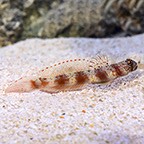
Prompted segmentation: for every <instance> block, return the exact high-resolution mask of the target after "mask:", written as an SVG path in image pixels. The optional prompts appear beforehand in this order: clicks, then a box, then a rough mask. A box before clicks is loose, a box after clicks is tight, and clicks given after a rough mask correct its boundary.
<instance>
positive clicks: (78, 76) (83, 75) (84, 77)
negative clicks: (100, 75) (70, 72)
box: [75, 71, 88, 84]
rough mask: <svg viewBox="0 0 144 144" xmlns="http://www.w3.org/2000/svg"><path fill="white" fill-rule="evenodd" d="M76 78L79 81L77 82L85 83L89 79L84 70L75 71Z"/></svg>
mask: <svg viewBox="0 0 144 144" xmlns="http://www.w3.org/2000/svg"><path fill="white" fill-rule="evenodd" d="M75 79H76V81H77V84H83V83H85V82H87V81H88V76H87V74H86V73H84V72H83V71H80V72H75Z"/></svg>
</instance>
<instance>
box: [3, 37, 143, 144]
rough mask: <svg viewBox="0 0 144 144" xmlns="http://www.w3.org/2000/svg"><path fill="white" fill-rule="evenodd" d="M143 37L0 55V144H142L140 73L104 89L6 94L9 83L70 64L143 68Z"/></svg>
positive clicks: (21, 48)
mask: <svg viewBox="0 0 144 144" xmlns="http://www.w3.org/2000/svg"><path fill="white" fill-rule="evenodd" d="M143 46H144V35H139V36H135V37H132V38H119V39H97V40H95V39H73V38H71V39H52V40H40V39H31V40H26V41H23V42H19V43H17V44H14V45H12V46H9V47H6V48H4V49H0V61H1V65H0V82H1V85H0V107H1V110H0V143H3V144H4V143H7V144H8V143H29V144H31V143H32V144H33V143H35V144H37V143H42V144H43V143H47V144H73V143H76V144H79V143H82V144H105V143H106V144H107V143H111V144H120V143H123V144H143V143H144V71H143V70H140V69H138V70H137V71H135V72H133V73H131V74H129V75H128V76H126V77H122V78H119V79H116V80H115V81H113V82H112V83H108V84H107V85H89V86H87V87H86V88H84V89H83V90H80V91H73V92H64V93H63V92H60V93H57V94H49V93H44V92H40V91H33V92H30V93H21V94H19V93H9V94H5V93H4V89H5V88H6V87H7V86H8V85H9V84H10V83H11V82H13V81H14V80H16V79H19V78H20V77H22V76H25V75H31V74H33V73H35V71H37V70H38V69H41V68H44V67H45V66H49V65H51V64H53V63H54V62H58V61H61V60H63V59H64V60H65V59H70V58H78V57H80V58H81V57H83V58H85V57H89V56H95V55H96V54H99V53H100V54H101V53H102V54H103V53H104V54H106V55H109V56H110V57H111V58H112V59H113V61H115V62H117V61H120V60H124V59H125V58H133V59H134V60H137V61H139V60H140V61H141V62H144V48H143Z"/></svg>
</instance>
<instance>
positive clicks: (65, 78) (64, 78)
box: [54, 74, 69, 85]
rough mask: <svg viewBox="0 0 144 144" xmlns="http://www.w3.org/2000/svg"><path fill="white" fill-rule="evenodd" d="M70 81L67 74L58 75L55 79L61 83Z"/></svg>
mask: <svg viewBox="0 0 144 144" xmlns="http://www.w3.org/2000/svg"><path fill="white" fill-rule="evenodd" d="M68 82H69V78H68V76H67V75H65V74H63V75H58V76H56V77H55V81H54V83H57V84H59V85H65V84H67V83H68Z"/></svg>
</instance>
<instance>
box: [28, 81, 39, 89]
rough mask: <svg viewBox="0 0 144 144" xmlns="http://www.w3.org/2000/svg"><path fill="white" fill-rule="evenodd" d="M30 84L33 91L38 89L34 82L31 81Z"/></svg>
mask: <svg viewBox="0 0 144 144" xmlns="http://www.w3.org/2000/svg"><path fill="white" fill-rule="evenodd" d="M30 83H31V87H32V88H34V89H37V88H39V86H38V85H37V84H36V82H35V81H34V80H31V81H30Z"/></svg>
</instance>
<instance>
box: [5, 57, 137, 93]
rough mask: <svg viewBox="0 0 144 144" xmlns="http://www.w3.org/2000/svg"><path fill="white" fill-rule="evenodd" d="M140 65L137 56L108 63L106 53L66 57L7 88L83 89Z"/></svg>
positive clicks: (51, 91)
mask: <svg viewBox="0 0 144 144" xmlns="http://www.w3.org/2000/svg"><path fill="white" fill-rule="evenodd" d="M136 69H137V63H136V62H135V61H134V60H131V59H126V60H125V61H121V62H119V63H115V64H109V63H108V59H107V58H106V57H100V56H98V57H97V58H91V59H74V60H67V61H63V62H60V63H58V64H55V65H53V66H51V67H46V68H45V69H43V70H41V71H40V72H39V73H38V74H37V76H34V77H26V78H21V79H20V80H18V81H16V82H15V83H13V84H12V85H10V86H9V87H8V88H7V89H6V92H29V91H32V90H35V89H39V90H41V91H45V92H48V93H56V92H60V91H71V90H79V89H82V88H83V87H84V86H86V85H87V84H97V83H106V82H109V81H112V80H114V79H116V78H118V77H121V76H125V75H127V74H129V73H130V72H132V71H134V70H136Z"/></svg>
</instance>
